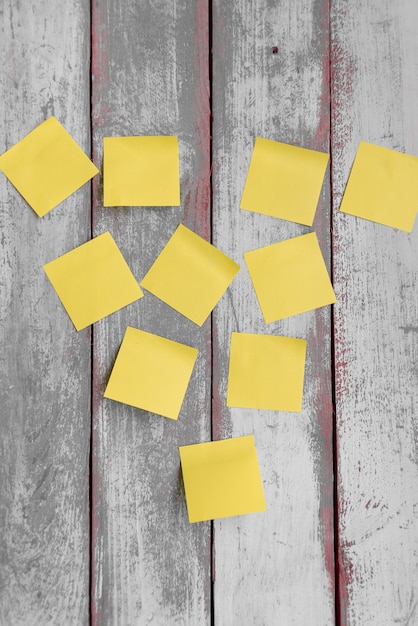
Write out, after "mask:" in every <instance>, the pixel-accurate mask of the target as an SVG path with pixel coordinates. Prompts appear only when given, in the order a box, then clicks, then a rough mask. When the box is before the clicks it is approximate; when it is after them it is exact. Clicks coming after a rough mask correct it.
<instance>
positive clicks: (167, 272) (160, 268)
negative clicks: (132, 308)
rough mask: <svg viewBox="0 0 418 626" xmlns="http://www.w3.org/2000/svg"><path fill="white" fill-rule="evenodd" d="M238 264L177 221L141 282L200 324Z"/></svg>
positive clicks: (230, 279) (215, 302)
mask: <svg viewBox="0 0 418 626" xmlns="http://www.w3.org/2000/svg"><path fill="white" fill-rule="evenodd" d="M238 270H239V265H237V263H235V262H234V261H232V260H231V259H230V258H229V257H227V256H226V255H225V254H224V253H223V252H221V251H220V250H218V249H217V248H215V246H212V244H210V243H208V242H207V241H205V240H204V239H202V237H199V235H196V233H194V232H193V231H191V230H189V229H188V228H186V226H183V225H182V224H180V226H179V227H178V228H177V230H176V231H175V232H174V234H173V236H172V237H171V239H170V240H169V241H168V243H167V245H166V246H165V248H164V249H163V251H162V252H161V254H160V256H159V257H158V258H157V260H156V261H155V263H154V264H153V265H152V267H151V268H150V270H149V271H148V273H147V274H146V276H145V278H144V279H143V281H142V282H141V286H142V287H143V288H144V289H147V291H150V292H151V293H152V294H153V295H154V296H156V297H157V298H159V299H160V300H162V301H163V302H165V303H166V304H168V305H169V306H171V307H172V308H173V309H175V310H176V311H178V312H179V313H181V314H182V315H184V316H185V317H187V318H189V319H190V320H192V322H194V323H195V324H198V325H199V326H201V325H202V324H203V322H204V321H205V319H206V318H207V317H208V315H209V314H210V312H211V311H212V310H213V309H214V307H215V306H216V304H217V302H218V300H219V299H220V298H221V296H222V294H223V293H224V291H225V290H226V289H227V287H228V285H229V284H230V283H231V282H232V280H233V278H234V276H235V274H236V273H237V272H238Z"/></svg>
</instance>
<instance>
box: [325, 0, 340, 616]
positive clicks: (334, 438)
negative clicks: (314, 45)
mask: <svg viewBox="0 0 418 626" xmlns="http://www.w3.org/2000/svg"><path fill="white" fill-rule="evenodd" d="M332 1H333V0H329V12H328V19H329V26H328V37H329V45H328V63H329V191H330V235H331V237H330V238H331V242H330V243H331V245H330V265H331V280H332V284H333V286H334V193H333V175H334V170H333V159H332V156H333V155H332V146H333V144H332V140H333V112H334V111H333V79H334V68H333V64H332V58H333V48H332V18H331V15H332ZM335 366H336V355H335V305H334V304H333V305H332V306H331V387H332V463H333V507H334V605H335V623H336V626H343V625H342V622H341V604H340V575H339V574H340V572H339V558H338V557H339V542H340V534H339V514H338V513H339V510H338V495H339V494H338V436H337V396H336V371H335Z"/></svg>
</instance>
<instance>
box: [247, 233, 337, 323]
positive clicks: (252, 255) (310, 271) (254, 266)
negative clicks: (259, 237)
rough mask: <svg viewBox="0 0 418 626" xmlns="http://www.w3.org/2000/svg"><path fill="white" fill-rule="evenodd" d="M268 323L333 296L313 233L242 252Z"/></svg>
mask: <svg viewBox="0 0 418 626" xmlns="http://www.w3.org/2000/svg"><path fill="white" fill-rule="evenodd" d="M244 258H245V262H246V264H247V267H248V271H249V273H250V276H251V280H252V283H253V285H254V289H255V292H256V295H257V299H258V302H259V304H260V308H261V311H262V313H263V316H264V319H265V321H266V322H267V323H269V322H274V321H276V320H281V319H284V318H285V317H290V316H291V315H297V314H299V313H303V312H305V311H310V310H312V309H317V308H318V307H322V306H325V305H327V304H333V303H334V302H335V300H336V298H335V294H334V290H333V288H332V285H331V281H330V279H329V276H328V272H327V268H326V266H325V262H324V259H323V256H322V253H321V250H320V247H319V244H318V239H317V237H316V234H315V233H308V234H307V235H301V236H300V237H294V238H293V239H287V240H286V241H281V242H279V243H274V244H272V245H270V246H265V247H264V248H258V249H257V250H252V251H251V252H246V253H244Z"/></svg>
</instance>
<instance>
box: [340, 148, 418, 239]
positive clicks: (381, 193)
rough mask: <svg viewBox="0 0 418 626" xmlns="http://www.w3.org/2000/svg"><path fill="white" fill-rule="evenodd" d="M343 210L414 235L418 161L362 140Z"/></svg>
mask: <svg viewBox="0 0 418 626" xmlns="http://www.w3.org/2000/svg"><path fill="white" fill-rule="evenodd" d="M340 210H341V211H342V212H343V213H349V214H350V215H356V216H357V217H363V218H364V219H366V220H371V221H372V222H378V223H379V224H384V225H385V226H392V227H393V228H399V229H400V230H405V231H407V232H411V231H412V228H413V226H414V221H415V215H416V213H417V210H418V158H417V157H413V156H410V155H408V154H403V153H401V152H396V151H395V150H389V148H382V147H380V146H375V145H373V144H371V143H366V142H364V141H361V142H360V145H359V147H358V150H357V154H356V157H355V159H354V163H353V167H352V169H351V173H350V177H349V179H348V183H347V187H346V189H345V192H344V196H343V199H342V202H341V206H340Z"/></svg>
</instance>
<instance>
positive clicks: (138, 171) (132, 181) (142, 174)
mask: <svg viewBox="0 0 418 626" xmlns="http://www.w3.org/2000/svg"><path fill="white" fill-rule="evenodd" d="M103 203H104V206H178V205H179V204H180V169H179V146H178V139H177V137H148V136H145V137H105V138H104V140H103Z"/></svg>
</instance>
